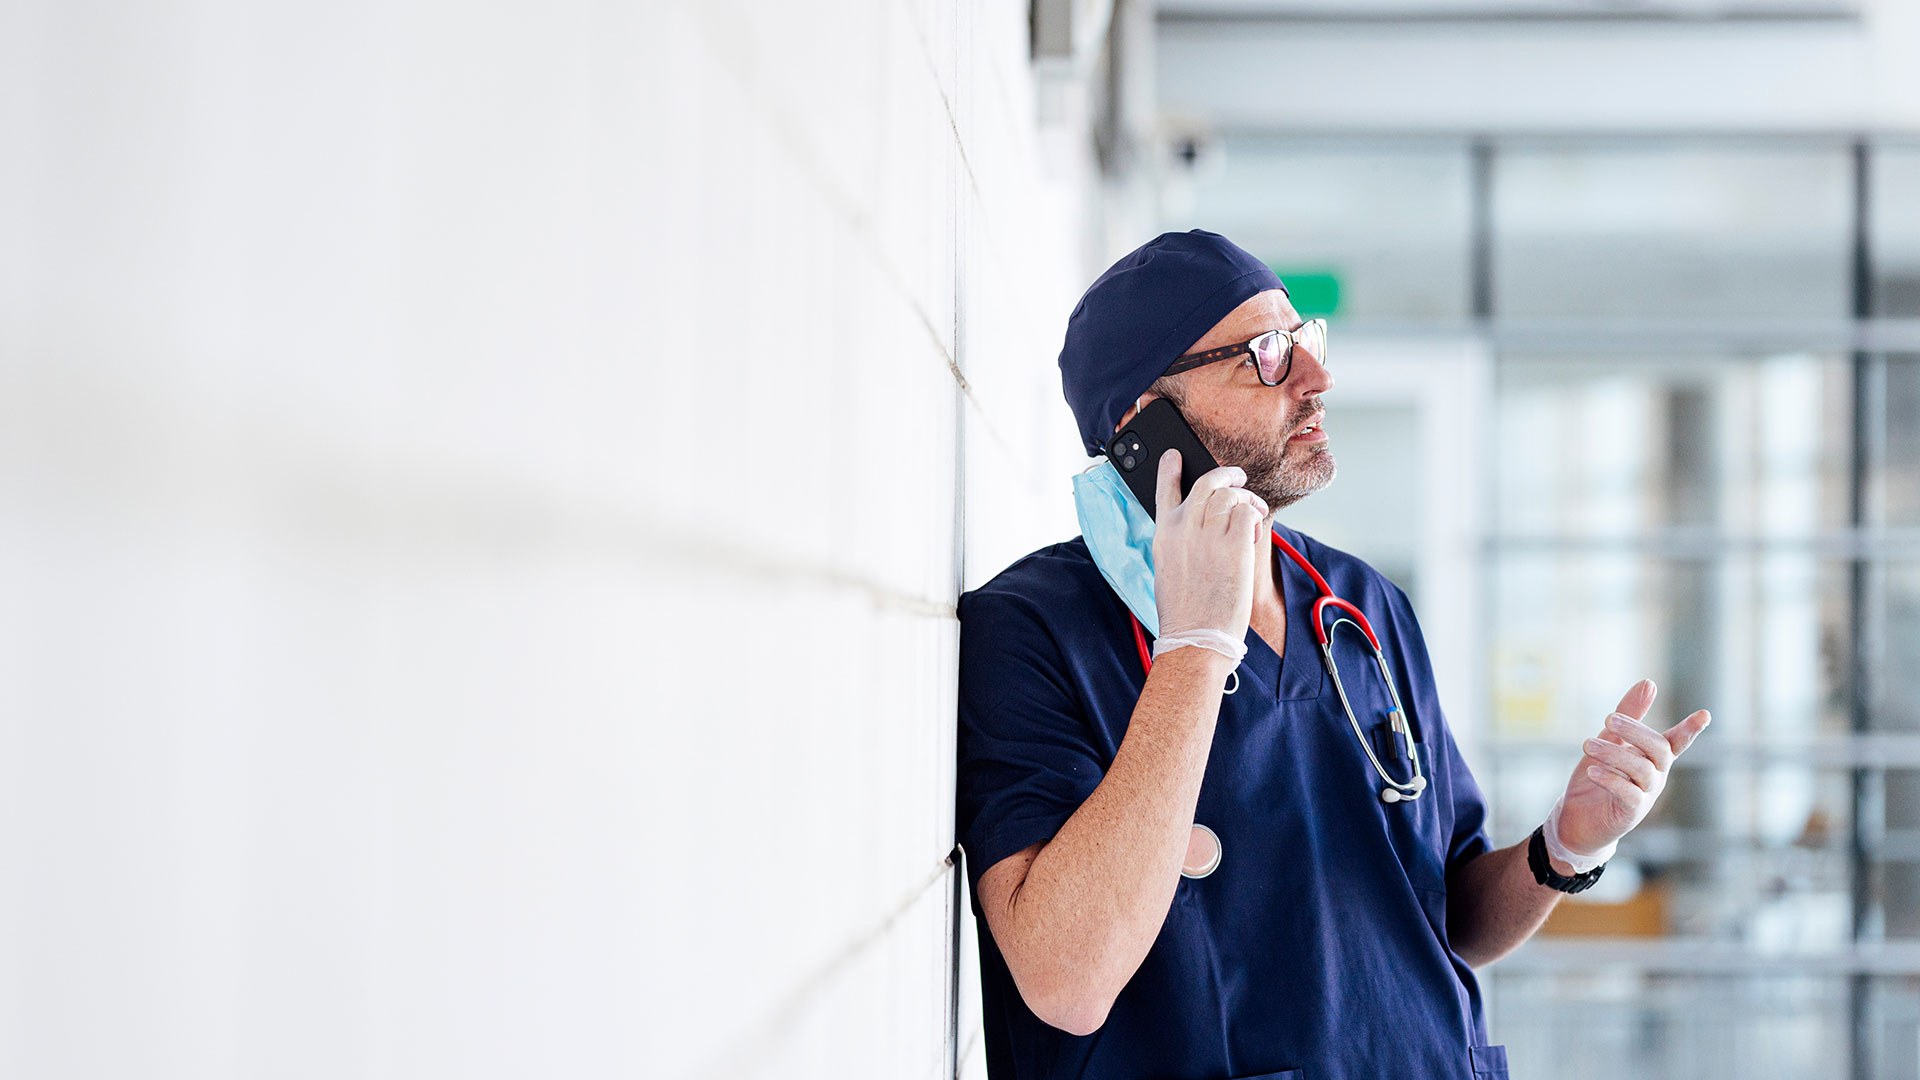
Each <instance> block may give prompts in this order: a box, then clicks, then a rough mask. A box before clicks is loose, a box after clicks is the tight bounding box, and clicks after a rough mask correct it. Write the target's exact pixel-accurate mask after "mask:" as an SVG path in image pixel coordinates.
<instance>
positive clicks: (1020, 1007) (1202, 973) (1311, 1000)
mask: <svg viewBox="0 0 1920 1080" xmlns="http://www.w3.org/2000/svg"><path fill="white" fill-rule="evenodd" d="M1276 531H1277V532H1279V533H1280V535H1281V536H1282V537H1283V538H1284V539H1286V540H1287V541H1288V542H1289V543H1292V544H1293V545H1294V547H1295V548H1297V549H1299V551H1300V553H1301V554H1303V555H1305V556H1306V557H1307V559H1308V560H1309V561H1310V562H1312V563H1313V564H1314V565H1315V566H1316V567H1317V568H1318V569H1319V570H1320V572H1321V573H1322V574H1323V575H1325V577H1326V579H1327V582H1328V584H1330V585H1331V586H1332V587H1333V590H1334V592H1336V593H1337V594H1339V595H1340V596H1342V597H1345V598H1346V599H1348V600H1350V601H1352V602H1353V603H1355V604H1357V605H1359V607H1360V609H1361V610H1362V611H1365V612H1366V613H1367V618H1368V620H1369V621H1371V622H1372V624H1373V627H1374V630H1375V632H1377V633H1378V634H1379V635H1380V636H1381V645H1382V647H1383V648H1384V649H1385V650H1386V655H1387V662H1388V664H1389V665H1390V666H1391V667H1392V668H1393V673H1394V677H1395V678H1396V679H1397V680H1398V684H1399V691H1400V697H1401V701H1402V702H1403V703H1404V704H1405V705H1406V707H1407V708H1408V710H1409V711H1410V712H1411V713H1412V723H1413V728H1414V732H1415V734H1416V737H1417V739H1418V741H1419V744H1420V754H1421V760H1422V763H1423V764H1424V766H1425V769H1426V773H1427V780H1428V787H1427V790H1426V792H1425V793H1424V794H1422V795H1421V796H1420V798H1418V799H1415V800H1413V801H1411V802H1402V803H1397V804H1391V805H1390V804H1388V803H1385V802H1382V801H1381V799H1380V789H1381V788H1382V787H1383V786H1384V782H1383V781H1381V779H1380V778H1379V776H1378V775H1377V774H1375V772H1374V771H1373V767H1372V766H1371V765H1370V764H1369V763H1368V762H1367V759H1366V756H1365V755H1364V754H1363V753H1362V752H1361V749H1360V746H1359V743H1358V742H1357V740H1356V739H1355V738H1354V734H1353V729H1352V727H1351V726H1350V725H1349V723H1348V722H1347V718H1346V714H1345V713H1344V712H1342V711H1341V708H1340V699H1339V697H1338V695H1337V694H1336V693H1335V692H1334V688H1333V680H1332V679H1330V678H1328V677H1327V674H1326V669H1325V668H1324V666H1322V664H1321V660H1320V651H1319V646H1318V643H1317V642H1316V641H1315V640H1314V635H1313V629H1312V626H1311V624H1310V623H1309V621H1308V620H1309V619H1310V618H1311V617H1312V615H1311V612H1312V604H1313V600H1314V598H1315V597H1316V596H1317V595H1318V594H1317V591H1316V590H1315V588H1314V586H1313V583H1312V581H1311V580H1309V579H1308V578H1307V576H1306V574H1305V573H1303V572H1302V571H1301V570H1300V569H1299V568H1298V567H1297V566H1295V565H1294V564H1293V562H1292V560H1290V559H1287V558H1286V557H1284V555H1281V554H1280V553H1279V552H1278V550H1277V549H1275V556H1276V559H1275V565H1276V573H1279V574H1280V575H1281V578H1280V581H1281V583H1282V585H1281V587H1282V589H1283V590H1284V594H1285V602H1286V609H1287V639H1286V655H1285V657H1284V659H1283V658H1282V657H1280V656H1276V655H1275V654H1274V652H1273V650H1272V649H1271V648H1269V647H1268V646H1267V644H1266V641H1265V640H1264V639H1263V638H1261V637H1260V635H1259V634H1257V633H1255V632H1254V631H1253V630H1252V629H1249V630H1248V631H1247V638H1246V642H1247V655H1246V658H1245V660H1244V661H1243V662H1242V663H1241V666H1240V684H1239V689H1238V690H1237V691H1236V692H1235V693H1233V694H1229V695H1225V696H1223V697H1222V698H1221V706H1220V718H1219V722H1218V725H1217V726H1216V728H1215V730H1214V738H1213V747H1212V751H1211V753H1210V756H1209V757H1208V759H1207V771H1206V776H1205V778H1204V780H1203V781H1202V784H1201V788H1200V799H1199V805H1198V808H1197V810H1196V812H1195V815H1194V819H1195V821H1197V822H1198V823H1200V824H1203V825H1206V826H1208V827H1210V828H1212V829H1213V831H1214V832H1215V833H1217V834H1218V835H1219V837H1220V847H1221V861H1220V866H1219V868H1218V869H1216V870H1215V871H1214V872H1213V873H1212V874H1211V875H1209V876H1207V877H1204V878H1197V879H1191V878H1186V877H1181V878H1180V881H1179V885H1178V887H1177V890H1176V892H1175V893H1174V898H1173V904H1172V907H1171V909H1170V910H1169V911H1168V913H1167V920H1166V923H1165V925H1164V926H1163V927H1162V928H1161V930H1160V936H1159V937H1158V938H1157V939H1156V940H1155V941H1154V943H1153V946H1152V948H1151V949H1150V950H1149V951H1148V953H1147V956H1146V959H1145V960H1144V961H1143V962H1142V963H1141V965H1140V968H1139V970H1138V971H1136V972H1135V973H1134V976H1133V978H1132V980H1131V981H1130V982H1128V983H1127V985H1126V987H1125V989H1123V990H1122V991H1121V992H1120V995H1119V997H1118V998H1117V999H1116V1000H1115V1002H1114V1004H1113V1008H1112V1010H1111V1011H1110V1012H1109V1013H1108V1015H1107V1019H1106V1022H1105V1023H1104V1024H1103V1025H1102V1026H1101V1027H1100V1028H1099V1030H1097V1031H1095V1032H1093V1033H1092V1034H1090V1035H1086V1036H1076V1035H1072V1034H1070V1033H1068V1032H1065V1031H1062V1030H1060V1029H1058V1028H1054V1027H1052V1026H1050V1025H1048V1024H1047V1023H1046V1022H1044V1021H1042V1020H1041V1019H1039V1018H1038V1017H1037V1016H1035V1015H1034V1014H1033V1012H1032V1010H1030V1009H1029V1008H1028V1007H1027V1005H1026V1003H1025V1001H1024V1000H1023V999H1022V998H1021V997H1020V992H1019V990H1018V989H1017V988H1016V987H1015V985H1014V982H1013V978H1012V976H1011V975H1010V974H1009V973H1008V971H1007V966H1006V961H1005V959H1004V958H1003V957H1002V956H1001V954H1000V951H999V949H998V948H996V947H995V945H994V942H993V936H992V934H991V932H990V931H989V929H988V926H987V921H986V917H985V916H984V915H983V914H980V911H981V907H980V891H979V890H980V875H981V874H982V873H984V872H985V871H986V870H988V869H989V868H991V867H992V866H994V864H996V863H998V862H1000V861H1001V860H1002V859H1005V858H1006V857H1007V856H1009V855H1012V854H1014V853H1016V852H1018V851H1020V850H1022V849H1024V848H1026V847H1028V846H1030V845H1032V844H1035V843H1038V842H1040V841H1042V840H1047V839H1051V838H1052V837H1053V835H1054V834H1055V833H1056V832H1058V831H1059V829H1060V826H1061V825H1062V824H1064V823H1065V822H1066V820H1067V819H1068V818H1069V817H1071V816H1072V815H1073V812H1074V811H1075V810H1076V809H1078V808H1079V806H1080V804H1081V803H1082V802H1083V801H1085V799H1086V798H1087V796H1088V795H1090V794H1092V792H1093V790H1094V788H1095V786H1096V785H1098V784H1099V783H1100V780H1101V778H1102V777H1103V776H1105V775H1106V770H1107V766H1108V765H1109V763H1111V762H1112V761H1113V758H1114V754H1115V752H1116V751H1117V750H1118V749H1119V746H1120V740H1121V737H1122V736H1124V735H1125V734H1126V730H1127V724H1128V721H1129V719H1130V717H1131V715H1132V712H1133V707H1134V705H1135V703H1137V702H1138V700H1139V698H1140V692H1141V689H1142V688H1143V687H1144V686H1145V684H1146V675H1145V673H1144V672H1143V671H1142V669H1141V664H1140V654H1139V650H1138V647H1137V646H1136V645H1135V643H1134V637H1133V629H1132V623H1131V621H1130V620H1129V617H1128V612H1127V608H1126V605H1125V604H1124V603H1122V602H1121V600H1120V598H1119V597H1118V596H1116V595H1115V594H1114V592H1113V590H1112V589H1111V588H1110V587H1109V586H1108V585H1107V583H1106V580H1105V579H1104V578H1102V577H1101V576H1100V571H1099V569H1098V568H1097V567H1096V566H1095V565H1094V562H1093V559H1092V557H1091V556H1090V555H1089V554H1088V551H1087V546H1086V541H1085V540H1084V539H1083V538H1081V537H1078V536H1076V537H1074V538H1073V539H1072V540H1069V541H1067V542H1065V543H1060V544H1054V545H1051V546H1049V547H1046V548H1042V549H1041V550H1039V551H1036V552H1034V553H1032V554H1031V555H1028V556H1026V557H1024V558H1022V559H1020V560H1019V561H1018V562H1016V563H1014V564H1013V565H1012V566H1009V567H1008V568H1007V569H1006V570H1004V571H1002V572H1001V573H1000V574H999V575H998V576H997V577H995V578H994V579H993V580H992V581H989V582H987V583H986V584H985V585H982V586H981V587H980V588H978V589H975V590H972V591H971V592H967V593H964V594H962V595H961V597H960V604H959V614H960V626H961V629H960V687H959V690H960V702H959V714H960V715H959V747H958V750H959V755H958V789H957V805H956V808H955V811H956V818H955V820H956V831H957V832H958V833H959V841H960V843H961V844H962V845H964V847H965V848H966V865H967V874H968V879H969V885H970V886H971V888H972V890H973V891H972V895H973V902H974V911H975V913H976V920H977V922H976V929H977V931H978V934H979V941H980V966H981V992H982V996H983V999H984V1003H983V1006H984V1013H985V1017H984V1019H985V1024H986V1032H985V1035H986V1050H987V1069H988V1073H989V1075H990V1076H992V1077H993V1078H994V1080H1066V1078H1069V1077H1074V1078H1080V1077H1098V1078H1100V1080H1136V1078H1137V1080H1252V1078H1259V1080H1269V1078H1271V1080H1280V1078H1286V1080H1378V1078H1380V1077H1387V1076H1394V1077H1418V1078H1422V1080H1488V1078H1504V1077H1506V1076H1507V1068H1506V1048H1505V1047H1504V1046H1490V1045H1488V1044H1487V1029H1486V1017H1485V1012H1484V1009H1483V1007H1482V1002H1481V995H1480V987H1479V983H1478V982H1477V980H1476V979H1475V977H1474V973H1473V970H1472V968H1470V967H1468V965H1467V964H1466V962H1465V961H1463V960H1461V959H1460V957H1459V956H1458V955H1456V954H1455V953H1454V952H1453V950H1452V948H1450V947H1449V945H1448V943H1447V922H1446V913H1447V882H1448V880H1449V878H1450V877H1451V876H1452V875H1453V873H1454V872H1455V871H1457V870H1458V869H1459V867H1460V866H1461V865H1463V864H1464V863H1466V862H1467V861H1468V860H1470V859H1472V858H1474V857H1475V856H1477V855H1480V854H1481V853H1483V852H1485V851H1487V850H1488V849H1489V848H1490V847H1491V846H1492V845H1491V843H1490V841H1489V839H1488V836H1487V831H1486V818H1487V809H1486V802H1485V799H1484V798H1483V797H1482V795H1481V792H1480V788H1479V785H1478V784H1476V783H1475V782H1474V779H1473V774H1472V773H1471V772H1470V771H1468V769H1467V764H1466V762H1465V761H1463V760H1461V757H1460V751H1459V749H1458V747H1457V746H1456V744H1455V743H1454V739H1453V735H1452V732H1451V731H1450V730H1449V729H1448V727H1447V722H1446V719H1445V717H1444V716H1443V715H1442V714H1441V711H1440V702H1439V699H1438V697H1437V695H1436V693H1435V690H1434V685H1433V669H1432V666H1431V664H1430V663H1429V661H1428V659H1427V649H1426V643H1425V641H1424V640H1423V639H1422V637H1421V635H1420V627H1419V625H1418V624H1417V623H1416V622H1415V621H1414V616H1413V608H1412V606H1411V605H1410V604H1409V603H1408V601H1407V596H1406V593H1404V592H1402V591H1401V590H1400V588H1399V587H1398V586H1396V585H1394V584H1393V583H1392V582H1391V581H1388V580H1387V579H1386V578H1385V577H1383V576H1381V575H1380V573H1379V572H1378V571H1376V570H1374V569H1373V568H1372V567H1370V566H1368V565H1367V564H1365V563H1363V562H1361V561H1360V560H1359V559H1357V558H1355V557H1353V556H1351V555H1348V554H1346V553H1345V552H1341V551H1337V550H1334V549H1332V548H1329V547H1327V546H1326V545H1324V544H1320V543H1316V542H1315V541H1313V540H1312V539H1310V538H1308V537H1306V536H1304V535H1302V534H1300V533H1298V532H1295V531H1293V530H1291V529H1287V528H1285V527H1281V526H1276ZM1334 641H1335V647H1334V649H1335V651H1334V659H1335V660H1336V661H1337V662H1338V663H1339V665H1340V676H1341V679H1342V680H1343V681H1344V682H1345V684H1346V687H1347V693H1348V695H1349V696H1350V697H1351V698H1352V699H1353V704H1354V709H1355V714H1356V715H1357V716H1359V717H1360V720H1361V723H1362V725H1363V726H1368V727H1370V728H1379V729H1381V730H1380V731H1379V732H1378V733H1377V734H1376V736H1375V738H1376V741H1375V746H1376V748H1377V749H1376V753H1379V754H1380V758H1381V761H1382V763H1383V764H1384V765H1386V767H1387V770H1388V772H1390V773H1392V774H1393V775H1394V776H1395V777H1396V778H1397V779H1405V778H1406V777H1407V776H1408V774H1409V771H1410V770H1409V768H1408V765H1407V760H1406V754H1405V750H1404V749H1402V748H1397V747H1394V746H1393V745H1392V744H1391V742H1390V741H1389V740H1388V739H1387V738H1386V736H1385V733H1384V728H1385V724H1384V723H1383V722H1382V721H1381V720H1380V718H1381V717H1382V716H1384V714H1385V710H1386V708H1387V707H1388V706H1387V697H1386V692H1385V689H1384V687H1383V686H1382V685H1381V681H1380V678H1379V675H1378V673H1377V670H1374V669H1373V668H1374V665H1373V661H1372V659H1371V656H1370V654H1369V653H1368V652H1367V651H1366V650H1365V648H1364V645H1363V644H1361V638H1360V637H1359V635H1358V634H1354V633H1352V632H1351V628H1342V629H1341V631H1340V632H1339V633H1338V634H1336V635H1335V638H1334ZM1227 685H1228V686H1231V685H1232V680H1231V679H1228V680H1227Z"/></svg>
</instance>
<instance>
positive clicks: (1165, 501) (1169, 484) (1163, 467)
mask: <svg viewBox="0 0 1920 1080" xmlns="http://www.w3.org/2000/svg"><path fill="white" fill-rule="evenodd" d="M1153 499H1154V516H1155V517H1159V516H1160V515H1162V514H1165V513H1166V512H1167V511H1169V510H1172V509H1173V508H1175V507H1177V506H1179V505H1180V451H1178V450H1168V451H1167V452H1166V453H1164V454H1161V455H1160V475H1159V476H1157V477H1155V478H1154V489H1153Z"/></svg>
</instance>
